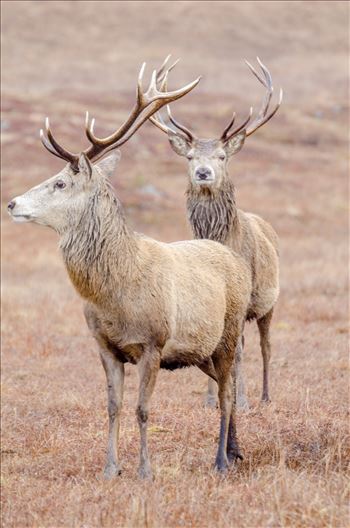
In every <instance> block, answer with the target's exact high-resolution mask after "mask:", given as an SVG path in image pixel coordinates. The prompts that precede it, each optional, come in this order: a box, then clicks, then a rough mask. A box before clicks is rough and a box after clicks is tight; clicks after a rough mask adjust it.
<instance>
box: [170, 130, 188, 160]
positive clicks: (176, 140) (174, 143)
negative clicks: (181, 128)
mask: <svg viewBox="0 0 350 528" xmlns="http://www.w3.org/2000/svg"><path fill="white" fill-rule="evenodd" d="M168 138H169V142H170V145H171V148H172V149H173V150H174V151H175V152H176V154H178V155H179V156H186V154H187V152H188V151H189V150H190V148H191V144H190V142H189V141H188V139H186V138H185V137H184V136H182V135H180V134H177V133H176V132H172V131H169V132H168Z"/></svg>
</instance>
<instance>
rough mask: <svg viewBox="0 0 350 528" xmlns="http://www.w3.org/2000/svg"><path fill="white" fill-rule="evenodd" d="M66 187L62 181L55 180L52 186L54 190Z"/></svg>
mask: <svg viewBox="0 0 350 528" xmlns="http://www.w3.org/2000/svg"><path fill="white" fill-rule="evenodd" d="M65 187H66V184H65V183H64V181H63V180H57V182H56V183H55V185H54V188H55V189H64V188H65Z"/></svg>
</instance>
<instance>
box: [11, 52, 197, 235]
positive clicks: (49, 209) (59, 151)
mask: <svg viewBox="0 0 350 528" xmlns="http://www.w3.org/2000/svg"><path fill="white" fill-rule="evenodd" d="M169 57H170V56H168V57H167V58H166V60H165V61H164V63H163V65H162V66H161V68H160V70H159V71H158V73H157V72H156V71H154V72H153V74H152V78H151V81H150V85H149V87H148V89H147V91H145V92H144V91H143V89H142V78H143V74H144V70H145V64H143V65H142V68H141V70H140V74H139V77H138V82H137V93H136V103H135V106H134V108H133V110H132V111H131V113H130V115H129V117H128V118H127V120H126V121H125V122H124V123H123V124H122V125H121V126H120V128H119V129H118V130H117V131H116V132H114V133H113V134H111V135H110V136H108V137H106V138H98V137H96V136H95V134H94V121H95V120H94V119H92V120H91V121H90V119H89V115H88V114H86V126H85V132H86V135H87V138H88V140H89V141H90V146H89V147H88V148H87V149H86V150H85V151H83V152H81V153H80V154H73V153H72V152H70V151H68V150H67V149H65V148H64V147H62V146H61V145H60V144H59V143H58V142H57V140H56V139H55V137H54V136H53V134H52V132H51V129H50V125H49V120H48V118H47V119H46V121H45V128H46V134H45V133H44V132H43V130H41V131H40V137H41V140H42V143H43V145H44V146H45V148H46V149H47V150H48V151H49V152H51V154H53V155H54V156H57V157H59V158H61V159H63V160H65V161H67V162H68V164H67V165H66V166H65V167H64V169H63V170H62V171H60V172H59V173H58V174H56V175H55V176H53V177H52V178H50V179H48V180H46V181H44V182H43V183H41V184H40V185H37V186H36V187H33V188H32V189H30V190H29V191H27V192H26V193H25V194H23V195H21V196H17V197H16V198H14V199H13V200H12V201H11V202H10V203H9V204H8V211H9V213H10V215H11V216H12V218H13V220H15V221H17V222H36V223H38V224H43V225H47V226H49V227H52V228H53V229H55V230H56V231H57V232H59V233H63V232H65V231H66V230H67V229H68V228H70V229H71V228H74V226H75V224H77V223H79V221H80V218H81V214H82V211H83V210H84V208H86V207H88V204H89V199H90V197H91V194H92V193H93V190H94V189H95V187H96V185H97V183H98V179H99V177H100V176H101V174H104V175H107V176H108V175H109V173H113V170H114V168H115V165H116V163H117V161H118V160H119V158H120V153H119V152H118V151H116V150H115V149H117V148H118V147H120V146H121V145H123V144H124V143H125V142H126V141H128V140H129V139H130V138H131V136H132V135H133V134H134V133H135V132H136V131H137V130H138V129H139V128H140V126H141V125H142V124H143V123H144V122H145V121H146V120H147V119H149V118H150V117H151V116H152V115H153V114H154V112H157V111H158V110H159V109H160V108H162V107H163V106H164V105H167V104H169V103H170V102H173V101H175V100H176V99H179V98H180V97H183V96H184V95H186V94H187V93H188V92H190V91H191V90H192V89H193V88H194V87H195V86H196V85H197V84H198V82H199V80H200V79H196V80H195V81H193V82H192V83H190V84H188V85H187V86H185V87H184V88H180V89H179V90H176V91H172V92H168V91H166V89H165V88H164V85H165V84H166V81H167V77H168V73H169V71H170V70H171V69H172V68H173V67H174V66H175V64H176V63H175V64H173V65H172V66H170V67H167V62H168V60H169ZM159 76H162V78H163V83H161V84H160V86H159V89H158V88H157V81H156V79H157V77H158V78H159ZM111 150H114V151H115V153H114V155H113V156H109V157H108V158H106V159H105V160H102V161H100V162H99V163H98V164H96V165H94V163H95V162H96V161H97V160H99V159H100V158H101V157H102V156H104V155H105V154H106V153H107V152H110V151H111Z"/></svg>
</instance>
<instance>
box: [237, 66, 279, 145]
mask: <svg viewBox="0 0 350 528" xmlns="http://www.w3.org/2000/svg"><path fill="white" fill-rule="evenodd" d="M257 61H258V63H259V66H260V68H261V70H262V72H263V75H264V78H262V77H261V76H260V75H259V74H258V73H257V71H256V70H255V69H254V67H253V66H252V65H251V64H250V63H249V62H248V61H245V62H246V64H247V65H248V67H249V69H250V70H251V72H252V73H253V74H254V75H255V77H256V78H257V79H258V80H259V82H261V84H262V85H263V86H265V88H266V89H267V92H266V94H265V96H264V98H263V103H262V106H261V109H260V111H259V113H258V115H257V117H256V118H255V119H254V121H253V122H252V123H251V124H250V126H249V127H248V128H247V130H246V135H247V136H250V135H251V134H253V132H255V131H256V130H258V128H260V127H261V126H262V125H264V124H265V123H267V122H268V121H269V120H270V119H271V118H272V117H273V116H274V115H275V113H276V112H277V110H278V109H279V107H280V106H281V103H282V97H283V92H282V89H280V96H279V100H278V103H277V105H276V106H275V108H274V109H273V110H272V112H270V114H268V110H269V106H270V102H271V98H272V95H273V85H272V77H271V73H270V72H269V70H268V69H267V67H266V66H265V65H264V64H263V63H262V61H261V60H260V59H259V57H257Z"/></svg>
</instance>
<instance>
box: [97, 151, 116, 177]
mask: <svg viewBox="0 0 350 528" xmlns="http://www.w3.org/2000/svg"><path fill="white" fill-rule="evenodd" d="M120 158H121V153H120V150H114V151H113V152H112V154H110V155H109V156H107V158H104V159H103V160H101V161H99V162H98V163H97V164H96V167H97V168H98V169H99V170H100V171H101V173H102V174H103V175H104V176H106V177H107V178H111V177H112V176H113V174H114V171H115V169H116V167H117V165H118V163H119V160H120Z"/></svg>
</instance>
